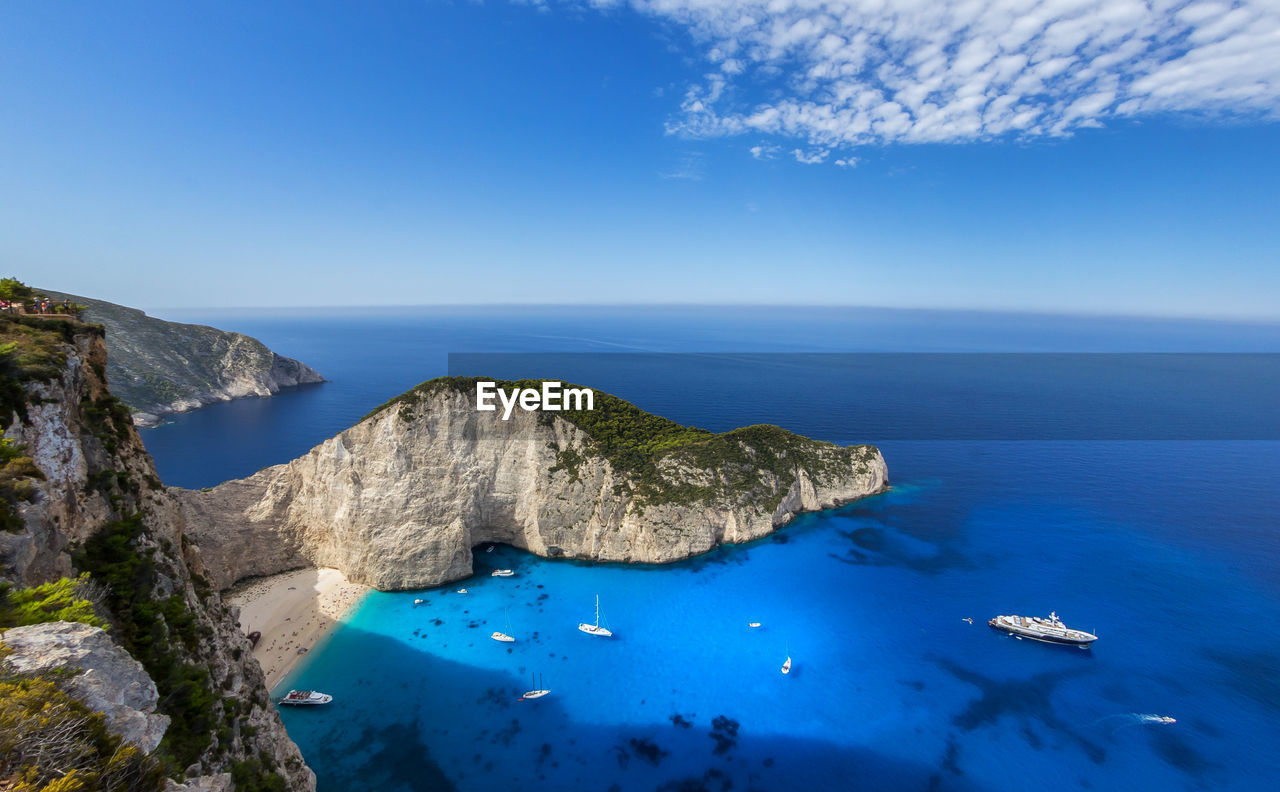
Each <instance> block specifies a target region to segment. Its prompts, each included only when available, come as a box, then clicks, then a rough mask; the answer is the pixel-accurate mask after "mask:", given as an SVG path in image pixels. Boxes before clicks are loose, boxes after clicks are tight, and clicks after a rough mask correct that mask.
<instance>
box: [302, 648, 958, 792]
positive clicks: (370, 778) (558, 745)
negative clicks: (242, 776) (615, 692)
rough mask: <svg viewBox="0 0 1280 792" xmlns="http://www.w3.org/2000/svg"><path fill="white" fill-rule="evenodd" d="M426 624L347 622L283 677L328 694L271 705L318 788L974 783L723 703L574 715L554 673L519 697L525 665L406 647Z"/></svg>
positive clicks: (327, 791) (947, 769)
mask: <svg viewBox="0 0 1280 792" xmlns="http://www.w3.org/2000/svg"><path fill="white" fill-rule="evenodd" d="M429 633H430V627H427V628H425V629H424V630H422V631H420V632H415V634H414V635H413V636H412V638H411V639H410V642H406V641H403V640H398V639H395V638H390V637H387V636H385V635H380V634H377V633H373V632H369V631H366V630H362V629H360V628H358V627H356V626H352V625H346V626H344V627H342V628H340V629H339V630H338V631H337V632H335V633H334V634H333V635H332V637H331V639H330V640H329V642H328V643H327V644H326V646H325V650H324V653H323V656H320V655H317V656H316V657H315V658H314V659H313V660H309V661H308V662H307V663H305V664H304V665H303V666H302V667H300V668H299V669H298V670H297V671H296V672H295V673H294V674H293V675H291V678H290V680H289V681H291V683H292V680H297V679H301V678H304V677H305V679H306V681H307V685H308V686H310V687H315V688H317V689H320V690H324V691H325V692H327V693H331V694H333V696H334V702H333V703H332V704H330V705H328V706H326V707H317V708H302V709H291V710H288V711H284V712H282V713H281V716H282V717H283V719H284V721H285V724H286V725H287V727H288V729H289V734H290V736H292V737H293V738H294V740H296V741H297V742H298V744H299V745H300V746H301V748H302V750H303V751H304V753H305V755H306V756H307V757H308V761H309V762H310V764H311V766H312V767H313V768H314V769H315V770H316V775H317V779H318V784H317V789H318V790H319V792H346V791H347V790H357V789H360V790H364V789H370V790H371V789H377V790H379V791H380V792H444V791H445V790H454V789H507V790H561V789H598V790H615V792H630V791H631V790H635V791H637V792H638V791H639V790H645V791H646V792H647V791H648V790H670V791H671V792H704V791H705V792H728V790H761V791H762V792H768V791H770V790H791V789H850V790H856V789H867V790H897V789H947V790H976V789H979V788H981V787H980V785H975V784H973V783H972V781H971V780H970V779H968V778H966V777H964V776H963V775H962V774H961V773H960V771H959V769H958V768H957V767H956V766H955V764H954V757H953V759H952V761H948V758H947V756H946V755H943V756H939V757H938V764H937V765H936V766H934V767H927V766H923V765H920V764H915V763H911V762H906V761H902V760H899V759H896V758H892V757H888V756H885V755H882V754H879V753H877V752H874V751H870V750H867V749H864V748H858V747H849V746H843V745H840V744H838V742H837V741H836V740H834V739H833V740H832V741H825V740H812V739H803V738H796V737H791V736H785V737H784V736H779V735H776V734H753V733H750V732H749V731H746V730H743V729H741V728H740V727H739V723H738V720H737V719H736V718H735V715H734V711H733V705H732V704H731V703H730V704H727V705H726V707H725V708H724V711H723V712H699V713H692V712H667V711H665V710H663V711H655V712H654V713H653V716H654V719H653V721H652V722H650V723H607V722H606V723H600V722H598V721H596V720H594V719H591V720H582V719H579V718H578V717H577V716H576V715H575V714H574V713H573V712H571V711H570V710H569V709H567V708H566V706H565V703H564V701H563V700H561V699H558V698H557V693H556V690H557V688H568V687H570V686H573V685H581V684H584V683H586V682H585V681H584V680H571V679H564V678H559V679H557V678H555V675H554V674H552V675H551V678H549V679H545V682H546V686H547V687H548V688H550V689H551V690H552V693H551V695H549V696H547V697H545V698H542V699H538V700H525V701H521V700H520V697H521V694H522V692H523V691H525V690H528V689H529V685H530V684H531V682H530V678H529V676H527V674H534V673H536V672H537V670H536V669H533V668H528V667H526V666H525V665H520V666H519V667H518V672H519V673H518V674H512V673H505V672H500V671H492V670H485V669H481V668H477V667H475V666H472V665H467V664H461V663H457V662H454V661H451V660H446V659H444V658H441V657H438V656H436V655H434V654H432V653H431V652H429V651H426V650H425V649H419V648H416V647H415V646H414V645H413V643H412V642H416V641H421V642H423V645H424V646H425V645H426V642H427V641H428V640H430V638H429ZM480 639H484V640H487V636H477V640H480ZM546 665H547V666H548V667H549V668H552V669H554V666H553V665H552V663H551V662H550V661H548V662H547V663H546ZM353 671H354V673H353ZM602 676H604V674H603V673H602ZM587 684H589V683H587ZM850 717H851V718H854V717H858V714H857V713H853V712H851V713H850ZM833 737H836V735H833ZM948 750H949V751H953V750H955V749H954V748H949V749H948Z"/></svg>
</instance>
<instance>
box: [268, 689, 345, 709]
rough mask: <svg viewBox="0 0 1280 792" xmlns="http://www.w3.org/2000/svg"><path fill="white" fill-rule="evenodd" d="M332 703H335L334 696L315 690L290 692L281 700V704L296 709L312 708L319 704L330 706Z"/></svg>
mask: <svg viewBox="0 0 1280 792" xmlns="http://www.w3.org/2000/svg"><path fill="white" fill-rule="evenodd" d="M330 701H333V696H330V695H329V694H328V693H320V692H318V691H315V690H290V691H289V692H288V693H286V694H285V696H284V698H282V699H280V703H281V704H289V705H291V706H295V707H311V706H315V705H317V704H328V703H329V702H330Z"/></svg>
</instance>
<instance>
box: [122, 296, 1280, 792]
mask: <svg viewBox="0 0 1280 792" xmlns="http://www.w3.org/2000/svg"><path fill="white" fill-rule="evenodd" d="M152 313H154V314H156V315H159V316H161V317H162V318H166V319H173V320H176V321H186V322H197V323H202V324H209V325H213V326H215V327H219V328H222V329H226V330H235V331H239V332H244V333H248V334H250V335H253V336H255V337H257V338H259V339H261V340H262V341H263V342H265V343H266V344H267V345H268V346H270V347H271V348H272V349H274V350H276V351H277V352H279V353H280V354H283V355H288V356H290V357H295V358H297V359H299V360H302V361H304V362H306V363H308V364H310V365H312V366H313V367H314V368H316V369H317V370H318V371H320V372H321V373H322V374H323V375H324V376H325V377H326V378H327V379H328V380H329V381H328V382H325V383H323V384H319V385H312V386H304V387H302V388H297V389H292V390H288V391H285V392H283V393H281V394H279V395H277V396H275V397H273V398H270V399H245V400H240V401H236V402H230V403H226V404H221V405H216V406H213V407H209V408H207V409H204V410H200V411H197V412H193V413H189V414H185V415H181V416H176V417H173V418H172V419H171V420H170V421H169V422H168V423H166V424H164V425H162V426H159V427H157V428H154V429H149V430H146V431H144V432H143V439H144V441H145V442H146V445H147V447H148V449H149V450H150V452H151V453H152V455H153V456H154V457H155V460H156V464H157V467H158V469H159V471H160V474H161V477H162V478H163V479H164V481H165V482H166V483H167V484H170V485H178V486H183V487H206V486H212V485H215V484H217V483H219V482H221V481H224V480H227V479H230V478H235V477H240V476H245V475H249V474H251V473H253V472H254V471H256V470H258V469H260V468H262V467H264V466H268V465H272V464H277V463H281V462H285V461H288V460H289V459H291V458H293V457H295V456H298V455H300V454H302V453H305V452H306V451H307V450H308V449H309V448H311V447H312V446H314V445H315V444H317V443H319V442H321V441H322V440H324V439H326V438H327V437H330V436H332V435H333V434H335V433H337V432H339V431H341V430H342V429H344V428H346V427H347V426H350V425H351V424H353V423H355V422H356V421H358V420H359V419H360V418H361V417H362V416H364V415H365V414H366V413H368V412H369V411H370V410H372V409H374V408H375V407H376V406H378V405H379V404H381V403H382V402H384V401H386V400H387V399H389V398H391V397H393V396H395V395H396V394H398V393H400V392H403V391H404V390H406V389H408V388H410V387H412V386H413V385H415V384H417V383H418V382H420V381H422V380H425V379H429V378H431V377H434V376H439V375H442V374H446V373H452V374H466V375H487V376H494V377H504V378H515V377H540V378H550V379H563V380H565V381H568V382H576V383H578V384H582V385H587V386H591V387H597V388H600V389H603V390H606V391H608V392H611V393H614V394H615V395H618V396H620V397H623V398H625V399H628V400H630V401H632V402H634V403H636V404H637V405H639V406H641V407H643V408H645V409H648V410H650V411H653V412H657V413H659V414H661V415H665V416H667V417H669V418H671V419H673V420H676V421H679V422H681V423H685V424H691V425H696V426H700V427H703V428H706V429H710V430H714V431H723V430H727V429H731V428H733V427H736V426H741V425H745V424H752V423H774V424H778V425H781V426H783V427H786V428H787V429H790V430H792V431H796V432H798V433H801V434H805V435H808V436H811V437H815V438H818V439H822V440H827V441H831V442H837V443H864V442H866V443H874V444H876V445H877V446H879V448H880V449H881V451H882V453H883V454H884V457H885V459H886V461H887V464H888V468H889V474H890V479H891V485H892V486H891V488H890V490H889V491H887V492H885V493H884V494H881V495H877V496H874V497H871V498H867V499H864V500H862V501H858V502H856V503H853V504H850V505H848V506H845V507H843V508H840V509H835V510H831V511H826V512H821V513H815V514H806V515H802V516H800V517H798V518H797V519H796V520H795V521H793V522H792V523H791V524H790V525H788V526H786V527H784V528H783V529H781V530H779V531H778V532H777V533H775V534H773V535H772V536H770V537H767V538H764V539H761V540H759V541H756V542H753V543H750V544H745V545H737V546H730V547H724V548H720V549H718V550H715V551H713V552H711V553H708V554H706V555H703V556H699V557H697V558H693V559H690V560H688V561H685V562H681V563H676V564H671V565H666V566H643V565H620V564H588V563H581V562H574V561H564V560H544V559H540V558H537V557H534V556H531V555H529V554H527V553H524V552H522V551H520V550H518V549H515V548H512V547H506V546H499V547H496V548H494V549H493V550H492V551H488V552H486V550H487V548H476V553H477V554H476V564H475V566H476V573H475V575H474V576H473V577H472V578H468V579H466V580H461V581H457V582H454V583H450V584H449V585H446V586H442V587H439V588H434V589H428V590H420V591H408V592H394V593H383V592H372V593H370V594H369V595H368V596H367V597H366V598H365V599H364V600H362V602H361V603H360V604H359V605H358V606H357V607H356V608H354V609H353V610H352V611H351V612H349V613H348V615H347V617H346V618H345V620H344V621H343V622H342V623H341V624H340V625H339V626H338V627H337V628H336V629H335V630H334V631H332V632H331V633H330V634H329V636H328V637H327V638H326V639H325V640H324V641H323V642H322V643H321V644H320V645H318V646H317V647H316V648H315V649H313V650H312V651H311V652H310V653H309V654H308V655H307V656H306V657H305V658H303V660H302V661H301V662H300V663H299V665H298V666H297V667H296V668H295V670H294V671H293V672H292V673H291V674H290V675H289V676H288V677H287V678H286V679H285V680H284V681H283V682H282V683H281V684H280V686H279V688H277V690H276V691H275V693H276V694H281V693H283V692H285V691H286V690H288V689H290V688H294V687H299V688H301V687H305V688H312V689H317V690H321V691H324V692H326V693H330V694H332V695H333V696H334V701H333V703H332V704H330V705H328V706H325V707H317V708H309V709H289V710H286V711H282V712H281V716H282V717H283V718H284V721H285V724H286V726H287V727H288V730H289V733H290V735H291V736H292V737H293V739H294V740H295V741H297V743H298V745H299V746H300V747H301V749H302V753H303V755H304V757H305V758H306V760H307V762H308V764H309V765H310V766H311V767H312V768H313V769H314V770H315V772H316V775H317V785H318V789H319V790H320V792H347V791H354V790H378V791H380V792H381V791H385V792H399V791H400V790H413V791H415V792H417V791H424V792H425V791H428V790H431V791H434V790H477V791H479V790H508V791H510V790H599V792H610V791H615V790H616V791H618V792H621V791H623V790H627V791H630V790H672V791H673V792H697V791H699V790H714V791H716V792H728V791H729V790H744V791H745V790H761V791H782V790H1026V789H1032V788H1037V789H1054V790H1056V789H1081V790H1146V789H1161V790H1204V789H1209V790H1263V789H1266V790H1270V789H1275V788H1276V787H1277V785H1278V784H1280V485H1278V484H1277V482H1280V410H1278V409H1277V405H1280V354H1278V353H1280V325H1277V324H1270V323H1259V322H1253V323H1251V322H1215V321H1203V320H1170V319H1145V318H1114V317H1099V316H1043V315H1019V314H996V313H981V312H948V311H913V310H888V309H878V310H876V309H853V308H797V307H771V306H744V307H701V306H674V307H661V308H658V307H654V308H641V307H616V306H600V307H512V306H501V307H452V308H403V309H399V308H395V309H352V308H340V309H328V310H287V309H282V310H271V311H248V310H222V311H214V310H208V311H178V310H161V311H153V312H152ZM497 568H510V569H512V570H513V571H514V572H515V574H514V576H512V577H508V578H495V577H491V576H490V575H489V572H490V571H491V570H493V569H497ZM464 587H465V588H466V590H467V593H465V594H462V593H458V591H457V590H458V589H460V588H464ZM597 597H598V598H599V604H600V618H601V621H602V623H603V624H606V625H607V626H608V627H609V628H610V629H612V630H613V633H614V635H613V637H612V638H611V639H604V638H597V637H592V636H589V635H586V634H584V633H582V632H580V631H579V630H578V629H577V625H578V623H579V622H584V621H585V622H592V621H594V619H595V617H596V602H597ZM416 600H422V601H423V602H421V603H416V602H415V601H416ZM1050 611H1056V612H1057V613H1058V614H1059V616H1061V617H1062V618H1063V620H1064V621H1066V622H1067V624H1068V625H1070V626H1072V627H1077V628H1080V629H1085V630H1089V631H1090V632H1093V633H1095V634H1097V635H1098V636H1099V639H1098V641H1097V643H1096V644H1095V645H1094V646H1093V648H1091V649H1088V650H1082V649H1078V648H1075V647H1065V646H1056V645H1047V644H1042V643H1037V642H1034V641H1029V640H1020V639H1016V638H1013V637H1010V636H1007V635H1004V634H1002V633H999V632H997V631H995V630H993V629H991V628H990V627H989V626H987V624H986V622H987V620H988V619H990V618H991V617H993V616H995V615H997V614H1007V613H1016V614H1023V615H1047V614H1048V613H1049V612H1050ZM755 622H758V623H759V624H760V626H759V627H756V628H752V627H749V626H748V624H749V623H755ZM495 630H501V631H504V632H508V633H510V634H512V635H513V636H515V638H516V642H515V643H514V644H504V643H498V642H495V641H493V640H491V639H490V637H489V635H490V633H491V632H493V631H495ZM787 657H790V658H791V659H792V670H791V673H790V674H788V675H783V674H782V673H781V666H782V663H783V661H784V659H785V658H787ZM538 688H546V689H550V691H551V693H550V694H549V695H547V696H545V697H543V698H539V699H536V700H529V699H523V698H522V694H523V693H524V692H525V691H527V690H530V689H538ZM1150 716H1167V717H1170V718H1173V719H1175V720H1176V722H1175V723H1162V722H1156V721H1154V720H1153V718H1152V717H1150Z"/></svg>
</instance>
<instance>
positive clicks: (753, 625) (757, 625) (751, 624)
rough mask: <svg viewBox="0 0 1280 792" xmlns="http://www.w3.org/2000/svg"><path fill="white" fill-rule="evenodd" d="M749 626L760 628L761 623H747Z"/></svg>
mask: <svg viewBox="0 0 1280 792" xmlns="http://www.w3.org/2000/svg"><path fill="white" fill-rule="evenodd" d="M747 626H748V627H751V628H755V627H759V626H760V622H747Z"/></svg>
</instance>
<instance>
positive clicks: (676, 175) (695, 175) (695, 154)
mask: <svg viewBox="0 0 1280 792" xmlns="http://www.w3.org/2000/svg"><path fill="white" fill-rule="evenodd" d="M706 173H707V169H706V166H705V165H703V162H702V152H700V151H687V152H685V153H684V154H682V155H681V156H680V161H679V162H677V163H676V164H675V165H674V166H673V167H671V168H668V169H666V170H664V171H661V172H660V173H658V176H659V177H660V178H663V179H683V180H685V181H702V178H703V177H704V176H705V175H706Z"/></svg>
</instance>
